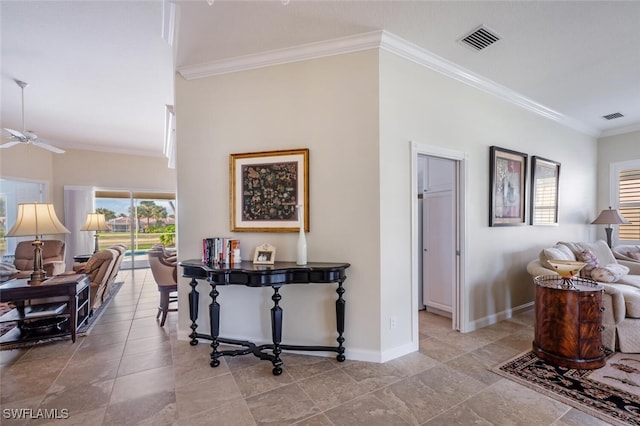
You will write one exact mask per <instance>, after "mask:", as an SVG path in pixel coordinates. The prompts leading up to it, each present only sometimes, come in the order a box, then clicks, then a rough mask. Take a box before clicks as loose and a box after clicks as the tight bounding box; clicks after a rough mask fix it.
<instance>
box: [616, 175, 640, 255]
mask: <svg viewBox="0 0 640 426" xmlns="http://www.w3.org/2000/svg"><path fill="white" fill-rule="evenodd" d="M618 203H619V204H618V206H619V210H620V214H622V216H624V218H625V219H627V220H628V221H629V222H631V224H629V225H620V230H619V235H620V241H621V242H622V241H624V242H627V243H628V242H638V241H640V168H637V169H627V170H620V172H619V174H618Z"/></svg>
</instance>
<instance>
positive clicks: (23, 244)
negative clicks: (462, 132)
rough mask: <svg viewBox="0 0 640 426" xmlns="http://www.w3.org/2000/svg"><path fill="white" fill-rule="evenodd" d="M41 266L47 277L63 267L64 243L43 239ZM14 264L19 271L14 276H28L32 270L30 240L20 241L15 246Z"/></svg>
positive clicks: (58, 272)
mask: <svg viewBox="0 0 640 426" xmlns="http://www.w3.org/2000/svg"><path fill="white" fill-rule="evenodd" d="M42 242H43V246H42V268H43V269H44V271H45V272H46V274H47V276H48V277H52V276H54V275H58V274H61V273H63V272H64V269H65V262H64V256H65V243H64V241H60V240H43V241H42ZM13 264H14V266H15V267H16V269H17V270H18V271H19V272H18V274H17V275H16V278H28V277H29V276H30V275H31V273H32V272H33V246H32V245H31V241H20V242H19V243H18V245H17V246H16V253H15V260H14V261H13Z"/></svg>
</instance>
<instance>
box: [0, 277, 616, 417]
mask: <svg viewBox="0 0 640 426" xmlns="http://www.w3.org/2000/svg"><path fill="white" fill-rule="evenodd" d="M121 278H124V280H125V284H124V286H123V287H122V288H121V289H120V291H119V292H118V294H117V295H116V296H115V297H114V299H113V300H112V302H111V303H110V305H109V306H108V308H107V309H106V310H105V311H104V314H103V315H102V316H101V317H100V318H99V319H98V321H97V322H96V325H95V326H94V328H93V330H92V331H91V333H90V334H89V335H88V336H86V337H81V338H79V340H78V341H77V342H76V344H71V343H70V340H66V341H60V342H54V343H51V344H45V345H40V346H36V347H32V348H30V349H17V350H11V351H9V350H5V351H0V360H1V363H0V382H1V383H0V423H1V424H2V425H14V424H29V425H31V424H62V425H76V424H77V425H154V426H155V425H165V424H166V425H233V426H243V425H266V424H269V425H290V424H296V425H309V426H311V425H318V426H320V425H349V426H351V425H358V424H362V425H384V426H388V425H407V424H409V425H471V424H473V425H527V426H528V425H581V426H585V425H604V424H605V423H603V422H601V421H599V420H597V419H595V418H593V417H591V416H588V415H586V414H583V413H582V412H580V411H577V410H575V409H572V408H571V407H569V406H567V405H564V404H562V403H560V402H557V401H554V400H552V399H549V398H547V397H545V396H542V395H540V394H538V393H536V392H533V391H531V390H529V389H527V388H525V387H523V386H520V385H518V384H516V383H514V382H511V381H509V380H506V379H504V378H501V377H500V376H498V375H496V374H494V373H492V372H491V371H490V369H491V368H492V367H493V366H495V365H496V364H498V363H499V362H501V361H504V360H506V359H508V358H511V357H513V356H515V355H517V354H519V353H520V352H523V351H524V350H526V349H528V348H529V347H530V345H531V339H532V335H533V330H532V327H531V325H532V314H531V312H528V313H526V314H523V315H520V316H518V317H517V318H514V319H512V320H508V321H503V322H501V323H499V324H495V325H493V326H490V327H486V328H483V329H481V330H478V331H476V332H473V333H467V334H460V333H457V332H454V331H451V329H450V321H449V320H447V319H444V318H442V317H438V316H435V315H432V314H427V313H421V316H420V335H421V341H420V351H419V352H415V353H412V354H409V355H406V356H404V357H402V358H399V359H396V360H393V361H390V362H387V363H385V364H373V363H365V362H357V361H350V360H347V361H346V362H344V363H338V362H337V361H335V359H333V358H322V357H317V356H303V355H294V354H284V355H283V360H284V372H283V373H282V375H281V376H278V377H275V376H273V375H272V374H271V368H272V367H271V363H270V362H267V361H260V360H259V359H257V358H255V357H253V356H251V355H247V356H242V357H235V358H226V359H225V358H221V360H222V362H221V365H220V366H219V367H218V368H211V367H209V363H208V355H209V347H208V345H207V344H203V343H201V344H199V345H198V346H195V347H192V346H190V345H189V343H188V342H186V341H178V340H177V338H176V332H175V329H176V327H175V325H176V322H177V313H171V314H169V318H168V319H167V324H166V325H165V327H164V328H161V327H159V325H158V323H157V322H156V319H155V315H156V312H157V311H156V306H157V303H158V300H159V294H158V291H157V289H156V286H155V283H154V281H153V277H152V276H151V272H150V271H149V270H135V271H133V272H132V271H124V272H121ZM346 337H347V339H348V336H346ZM347 346H348V340H347ZM11 409H31V410H32V411H30V412H29V411H25V410H22V411H17V412H16V411H13V412H12V411H10V410H11ZM43 409H48V411H47V413H48V414H52V413H53V414H54V415H58V416H59V417H67V418H66V419H60V420H56V421H53V422H52V421H51V420H44V419H39V418H37V417H38V416H39V415H43V413H44V412H45V411H43ZM55 410H57V411H55ZM12 413H14V414H13V415H14V416H15V413H23V415H24V414H26V417H28V418H26V419H25V418H22V419H16V418H11V417H12Z"/></svg>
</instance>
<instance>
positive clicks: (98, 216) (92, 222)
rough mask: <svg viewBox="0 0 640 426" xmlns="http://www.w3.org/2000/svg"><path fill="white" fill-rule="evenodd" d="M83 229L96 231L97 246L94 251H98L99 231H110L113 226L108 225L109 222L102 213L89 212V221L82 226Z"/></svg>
mask: <svg viewBox="0 0 640 426" xmlns="http://www.w3.org/2000/svg"><path fill="white" fill-rule="evenodd" d="M80 230H81V231H95V232H96V233H95V235H94V237H95V246H94V249H93V252H94V253H96V252H97V251H98V250H99V247H98V231H110V230H111V228H109V226H107V222H106V220H105V217H104V215H103V214H102V213H89V214H87V221H86V222H85V223H84V225H82V228H80Z"/></svg>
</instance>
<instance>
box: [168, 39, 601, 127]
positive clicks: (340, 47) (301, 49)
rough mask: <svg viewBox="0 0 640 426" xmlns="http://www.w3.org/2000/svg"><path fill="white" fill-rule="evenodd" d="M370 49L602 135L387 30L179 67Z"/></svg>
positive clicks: (240, 67)
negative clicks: (400, 58) (390, 54)
mask: <svg viewBox="0 0 640 426" xmlns="http://www.w3.org/2000/svg"><path fill="white" fill-rule="evenodd" d="M370 49H382V50H385V51H387V52H390V53H393V54H395V55H397V56H400V57H402V58H404V59H406V60H409V61H412V62H414V63H416V64H419V65H422V66H424V67H426V68H429V69H431V70H434V71H436V72H439V73H441V74H443V75H445V76H447V77H450V78H452V79H454V80H457V81H459V82H461V83H464V84H466V85H469V86H471V87H474V88H476V89H478V90H482V91H483V92H486V93H489V94H491V95H493V96H496V97H497V98H500V99H502V100H504V101H507V102H509V103H511V104H514V105H517V106H519V107H521V108H524V109H526V110H528V111H531V112H533V113H535V114H537V115H540V116H542V117H545V118H548V119H550V120H552V121H555V122H557V123H560V124H562V125H564V126H566V127H569V128H572V129H574V130H577V131H579V132H581V133H584V134H587V135H589V136H592V137H598V136H601V132H600V131H599V130H598V129H595V128H593V127H591V126H587V125H585V124H584V123H582V122H580V121H578V120H575V119H573V118H571V117H567V116H566V115H564V114H561V113H559V112H557V111H555V110H552V109H551V108H547V107H545V106H544V105H542V104H540V103H538V102H535V101H533V100H531V99H529V98H527V97H525V96H523V95H521V94H519V93H517V92H515V91H514V90H511V89H509V88H508V87H505V86H502V85H500V84H498V83H496V82H494V81H492V80H489V79H487V78H485V77H483V76H481V75H478V74H476V73H474V72H472V71H469V70H467V69H465V68H463V67H461V66H459V65H457V64H455V63H453V62H451V61H448V60H446V59H444V58H442V57H440V56H438V55H435V54H433V53H431V52H429V51H427V50H425V49H423V48H421V47H419V46H416V45H415V44H413V43H410V42H408V41H406V40H404V39H402V38H400V37H398V36H396V35H394V34H392V33H389V32H387V31H372V32H368V33H364V34H358V35H355V36H349V37H342V38H337V39H332V40H327V41H322V42H316V43H309V44H304V45H300V46H294V47H291V48H285V49H277V50H272V51H268V52H263V53H257V54H252V55H246V56H238V57H234V58H230V59H222V60H218V61H210V62H205V63H201V64H194V65H185V66H182V67H178V69H177V71H178V72H179V73H180V75H182V77H184V78H185V79H187V80H193V79H197V78H204V77H212V76H216V75H222V74H229V73H234V72H240V71H247V70H252V69H257V68H264V67H269V66H274V65H282V64H287V63H293V62H300V61H306V60H310V59H317V58H323V57H327V56H334V55H341V54H345V53H353V52H360V51H364V50H370Z"/></svg>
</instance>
